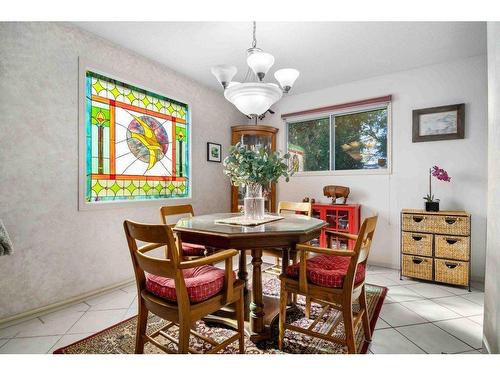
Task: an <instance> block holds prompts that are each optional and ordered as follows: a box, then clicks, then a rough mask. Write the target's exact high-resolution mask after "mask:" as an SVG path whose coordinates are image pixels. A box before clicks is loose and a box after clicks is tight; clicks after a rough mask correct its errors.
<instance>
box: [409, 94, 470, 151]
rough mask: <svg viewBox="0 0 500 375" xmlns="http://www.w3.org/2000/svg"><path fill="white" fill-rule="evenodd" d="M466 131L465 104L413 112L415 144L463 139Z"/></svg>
mask: <svg viewBox="0 0 500 375" xmlns="http://www.w3.org/2000/svg"><path fill="white" fill-rule="evenodd" d="M464 130H465V104H463V103H462V104H453V105H445V106H442V107H433V108H425V109H416V110H414V111H413V142H428V141H443V140H448V139H463V138H464V133H465V132H464Z"/></svg>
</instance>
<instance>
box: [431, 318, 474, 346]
mask: <svg viewBox="0 0 500 375" xmlns="http://www.w3.org/2000/svg"><path fill="white" fill-rule="evenodd" d="M431 324H432V325H433V326H435V327H438V328H439V329H440V330H441V331H443V332H445V333H447V334H448V335H450V336H452V337H454V338H456V339H457V340H458V341H461V342H463V343H464V344H465V345H467V346H468V347H469V348H472V349H474V350H477V349H476V348H474V347H473V346H472V345H469V344H468V343H466V342H465V341H464V340H462V339H461V338H459V337H457V336H455V335H454V334H453V333H451V332H448V331H447V330H445V329H444V328H441V327H440V326H438V325H436V324H434V322H431Z"/></svg>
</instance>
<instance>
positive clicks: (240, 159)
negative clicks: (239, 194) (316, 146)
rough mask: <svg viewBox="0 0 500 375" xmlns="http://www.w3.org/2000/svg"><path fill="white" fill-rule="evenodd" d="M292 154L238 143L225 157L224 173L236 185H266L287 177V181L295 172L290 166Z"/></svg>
mask: <svg viewBox="0 0 500 375" xmlns="http://www.w3.org/2000/svg"><path fill="white" fill-rule="evenodd" d="M289 158H290V154H285V155H283V157H281V156H280V154H279V152H269V151H268V150H266V149H265V148H263V147H260V148H256V147H251V148H249V147H247V146H245V145H243V144H241V143H237V144H236V145H234V146H232V147H231V148H230V150H229V155H228V156H227V157H226V158H225V159H224V162H223V165H224V174H225V175H227V176H229V178H230V179H231V183H232V184H233V185H234V186H246V185H253V184H258V185H261V186H264V187H267V186H269V184H270V183H273V182H277V181H278V179H279V178H280V177H285V180H286V182H288V181H289V180H290V176H291V175H292V174H293V171H291V170H290V169H289V168H288V163H287V161H288V159H289Z"/></svg>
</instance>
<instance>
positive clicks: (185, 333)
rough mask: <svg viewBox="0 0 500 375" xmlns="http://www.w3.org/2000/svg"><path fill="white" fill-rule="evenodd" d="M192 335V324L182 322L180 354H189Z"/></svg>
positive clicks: (180, 326) (180, 328)
mask: <svg viewBox="0 0 500 375" xmlns="http://www.w3.org/2000/svg"><path fill="white" fill-rule="evenodd" d="M190 335H191V322H189V321H187V322H186V321H184V322H183V321H181V322H180V323H179V348H178V352H179V353H180V354H187V353H188V352H189V336H190Z"/></svg>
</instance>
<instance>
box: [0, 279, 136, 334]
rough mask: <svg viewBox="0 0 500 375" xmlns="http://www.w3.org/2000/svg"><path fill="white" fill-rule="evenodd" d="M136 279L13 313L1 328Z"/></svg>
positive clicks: (1, 321)
mask: <svg viewBox="0 0 500 375" xmlns="http://www.w3.org/2000/svg"><path fill="white" fill-rule="evenodd" d="M134 280H135V279H134V278H131V279H129V280H126V281H122V282H119V283H116V284H113V285H109V286H107V287H105V288H100V289H97V290H94V291H91V292H88V293H85V294H80V295H78V296H76V297H71V298H68V299H66V300H63V301H59V302H56V303H52V304H50V305H47V306H43V307H38V308H36V309H33V310H28V311H25V312H23V313H20V314H16V315H11V316H8V317H6V318H2V319H0V328H3V327H5V326H8V325H9V324H8V323H11V322H13V321H17V322H19V323H21V322H23V321H26V320H30V319H33V318H34V317H37V316H40V315H45V314H49V313H51V312H53V311H56V310H59V309H61V308H63V307H66V306H69V305H73V304H75V303H80V302H83V301H85V300H86V299H88V298H90V297H95V296H98V295H100V294H104V293H106V292H109V291H110V290H113V289H117V288H121V287H123V286H125V285H127V284H130V283H131V282H133V281H134ZM17 322H16V323H17Z"/></svg>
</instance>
